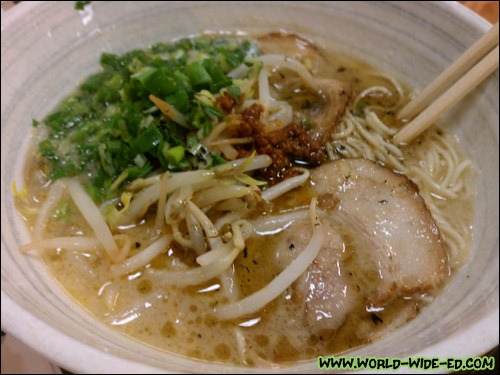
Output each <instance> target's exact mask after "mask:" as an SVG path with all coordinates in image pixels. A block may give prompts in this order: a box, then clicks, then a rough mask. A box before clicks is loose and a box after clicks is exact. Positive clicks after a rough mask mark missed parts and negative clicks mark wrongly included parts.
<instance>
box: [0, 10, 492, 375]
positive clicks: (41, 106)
mask: <svg viewBox="0 0 500 375" xmlns="http://www.w3.org/2000/svg"><path fill="white" fill-rule="evenodd" d="M73 6H74V2H52V3H21V4H20V5H17V6H15V7H14V9H12V10H9V11H8V12H7V13H8V14H2V47H1V52H2V76H1V79H2V120H1V121H2V122H1V123H2V148H1V152H2V164H1V174H2V183H1V187H2V201H1V203H2V205H1V210H2V249H1V254H2V259H1V269H2V271H1V280H2V304H1V308H2V329H4V330H6V331H7V332H9V333H11V334H13V335H15V336H17V337H18V338H20V339H21V340H22V341H24V342H25V343H27V344H28V345H30V346H32V347H33V348H35V349H36V350H37V351H39V352H41V353H42V354H44V355H46V356H47V357H49V358H50V359H51V360H53V361H55V362H56V363H58V364H60V365H62V366H64V367H65V368H67V369H69V370H73V371H75V372H89V373H93V372H114V373H130V372H160V371H165V370H168V371H187V372H197V371H204V372H218V373H219V372H228V371H231V372H234V371H247V372H253V371H258V370H255V369H248V368H245V369H242V368H234V367H233V368H231V367H228V366H222V365H220V364H213V363H205V362H201V361H195V360H191V359H188V358H185V357H180V356H177V355H169V354H165V353H163V352H160V351H157V350H155V349H153V348H151V347H148V346H146V345H144V344H141V343H139V342H136V341H133V340H131V339H128V338H126V337H125V336H122V335H121V334H119V333H117V332H114V331H112V330H110V329H108V328H107V327H106V326H104V325H103V324H102V323H101V322H99V321H97V320H96V319H94V318H93V317H91V316H90V315H88V314H87V313H86V312H85V311H83V309H81V307H80V306H79V305H78V304H76V303H75V302H74V301H73V300H72V299H71V298H69V297H68V295H67V294H66V293H65V292H63V291H62V290H61V289H60V288H59V286H58V285H57V284H56V283H55V282H54V280H53V279H52V278H51V277H50V276H49V275H48V274H47V272H46V270H45V268H44V266H43V264H41V263H40V262H39V261H38V260H37V259H36V258H34V257H29V256H23V255H20V254H19V252H18V251H17V249H18V247H19V246H20V245H21V244H24V243H26V242H28V236H27V231H26V229H25V228H24V227H23V225H22V223H21V222H20V219H19V217H18V215H17V213H16V211H15V209H14V207H13V200H12V193H11V182H12V179H13V178H14V177H15V175H16V174H18V173H19V170H20V169H21V167H22V159H23V154H24V151H23V150H24V148H25V147H26V144H27V141H28V132H29V129H30V127H31V119H32V118H36V119H40V118H43V117H44V116H45V115H47V114H48V113H49V112H50V111H51V110H52V109H53V108H54V107H55V105H56V104H57V103H58V102H59V101H60V100H61V99H62V98H64V97H65V96H66V95H68V94H69V93H71V92H72V90H74V89H75V87H76V85H77V83H78V82H79V81H81V80H82V79H83V78H85V77H86V76H88V75H89V74H91V73H93V72H95V71H97V70H98V69H99V63H98V61H99V55H100V53H101V52H102V51H110V52H114V53H122V52H125V51H128V50H130V49H133V48H144V47H146V46H148V45H150V44H152V43H154V42H157V41H169V40H171V39H173V38H178V37H182V36H187V35H190V34H198V33H200V32H201V31H204V30H214V31H218V30H237V29H241V30H253V31H260V32H263V31H268V30H276V29H286V30H290V31H295V32H298V33H300V34H302V35H305V36H307V37H310V38H311V39H313V40H315V41H319V42H320V43H323V44H325V45H331V46H332V47H334V48H336V49H337V50H339V51H340V52H344V53H347V54H350V55H354V56H356V57H359V58H361V59H364V60H366V61H368V62H370V63H372V64H374V65H376V66H378V67H380V68H381V69H384V70H387V71H391V72H393V73H395V74H396V75H398V76H399V77H402V78H403V79H404V80H405V81H406V82H407V83H408V84H410V85H411V86H413V87H415V88H422V87H423V86H424V85H425V84H426V83H427V82H430V81H431V80H432V79H433V78H434V77H435V76H437V74H438V73H439V72H441V71H442V70H443V69H444V68H445V67H446V66H448V65H449V64H450V63H451V62H452V61H453V60H454V59H455V58H456V57H457V56H459V55H460V54H461V53H462V52H463V51H464V50H465V49H466V48H467V47H468V46H469V45H471V44H472V43H473V42H474V41H475V40H476V39H478V38H479V37H480V36H481V35H482V34H483V33H484V32H486V31H487V30H488V28H489V27H490V25H489V24H488V23H487V22H486V21H484V20H482V19H481V18H479V17H478V16H476V15H474V14H472V13H471V12H470V11H468V10H467V9H465V8H463V7H461V6H459V5H458V4H456V3H452V2H448V3H435V2H434V3H433V2H420V3H414V2H367V3H360V2H332V3H312V2H307V3H306V2H291V3H278V2H262V3H253V2H246V3H237V2H223V3H222V2H200V3H196V2H195V3H192V2H173V3H163V2H144V1H143V2H103V3H101V2H94V3H92V5H91V8H90V9H91V11H88V10H87V11H84V12H79V11H76V10H74V9H73ZM498 90H499V89H498V71H497V72H496V73H495V75H494V76H492V77H490V78H489V79H488V80H487V81H486V82H484V83H483V84H482V85H480V86H479V88H478V89H477V90H475V91H474V93H472V94H470V95H469V96H467V97H466V99H465V100H463V101H462V102H461V103H460V104H459V105H458V106H456V107H455V108H453V109H452V110H451V111H450V112H449V113H448V114H447V117H448V120H449V126H450V130H451V131H452V132H454V133H455V134H457V135H458V137H459V138H460V140H461V142H462V145H463V146H464V148H465V149H466V150H467V151H468V152H469V153H470V156H471V158H472V159H473V161H474V163H475V165H476V166H477V168H478V170H479V175H478V178H477V188H478V196H477V204H476V218H475V229H474V245H473V250H472V260H471V262H470V263H469V264H468V265H467V266H465V267H464V268H463V269H462V270H461V271H460V272H458V274H456V275H455V277H454V279H453V280H452V281H451V282H450V283H449V284H448V285H447V287H446V289H445V290H444V292H443V294H442V295H441V296H440V297H439V299H438V300H437V301H435V302H434V303H433V304H432V305H431V306H430V307H428V308H427V309H425V310H424V311H423V312H422V313H421V314H420V315H419V316H418V317H417V318H416V319H415V320H414V321H412V322H410V323H409V324H408V325H406V326H405V327H404V328H402V329H400V330H399V331H398V332H396V333H395V334H393V335H391V336H389V337H387V338H385V339H383V340H381V341H379V342H376V343H375V344H373V345H369V346H365V347H362V348H359V349H356V350H354V351H352V352H350V353H349V355H359V356H382V357H406V356H408V355H412V356H415V355H425V356H429V357H434V356H437V357H441V358H447V357H466V356H471V355H480V354H483V353H485V352H486V351H488V350H489V349H491V348H492V347H493V346H495V345H498V335H499V334H498V332H499V329H498V294H499V287H498V280H499V260H498V228H499V223H498V212H499V209H498V171H499V163H498V150H499V141H498V138H499V137H498V128H499V125H498V119H499V115H498V102H499V100H498ZM327 354H328V353H325V355H327ZM314 369H316V370H317V365H316V361H311V362H308V363H300V364H297V365H296V366H295V367H293V368H292V369H287V371H297V372H303V371H308V370H309V371H314ZM443 371H444V370H443Z"/></svg>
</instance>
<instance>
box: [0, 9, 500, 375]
mask: <svg viewBox="0 0 500 375" xmlns="http://www.w3.org/2000/svg"><path fill="white" fill-rule="evenodd" d="M40 3H43V2H21V3H20V4H17V5H16V6H15V7H13V8H10V9H9V10H8V11H4V10H3V9H2V20H1V27H2V32H3V31H4V29H5V28H7V27H8V26H9V25H10V24H13V23H16V22H22V21H21V20H22V18H23V16H24V15H25V14H26V13H28V12H32V11H34V10H35V9H36V8H37V7H38V6H40ZM431 3H433V4H434V5H435V6H438V7H445V8H447V10H448V11H449V12H450V13H453V14H454V16H455V17H456V18H457V19H467V21H469V22H470V23H471V24H472V25H473V26H474V27H476V28H477V29H478V30H479V31H481V32H486V31H487V30H488V29H489V27H491V23H489V22H488V21H487V20H485V19H484V18H482V17H481V16H479V15H478V14H476V13H475V12H473V11H472V10H470V9H469V8H467V7H465V6H463V5H461V4H460V3H458V2H446V1H439V2H431ZM2 182H3V181H2ZM2 248H4V243H3V240H2ZM2 252H3V251H2ZM498 317H499V309H498V306H497V309H496V310H491V311H489V312H488V313H487V314H485V315H484V316H482V317H481V319H479V320H477V321H475V322H474V323H473V324H472V325H470V326H469V327H468V329H467V330H461V331H458V332H456V333H455V334H454V335H451V336H448V337H446V338H445V339H444V340H441V341H439V342H437V343H436V344H434V345H432V346H429V347H426V348H424V349H423V350H421V351H420V352H418V353H414V354H413V357H417V356H423V357H440V356H441V358H445V357H446V351H443V349H444V348H445V347H446V343H447V342H450V341H453V344H454V346H455V348H458V350H457V352H458V353H459V354H460V356H461V357H467V356H470V354H471V352H473V353H474V355H476V356H479V355H484V354H486V353H487V352H488V351H489V350H490V349H492V348H494V347H495V346H498V342H499V335H498V332H499V320H498ZM20 321H22V322H23V323H24V324H16V322H20ZM487 323H488V324H487ZM492 323H493V324H492ZM35 326H36V329H33V328H34V327H35ZM1 327H2V330H3V331H5V332H6V333H8V334H12V335H14V336H15V337H16V338H18V339H19V340H20V341H22V342H23V343H24V344H26V345H28V346H30V347H31V348H33V349H34V350H35V351H37V352H39V353H40V354H42V355H44V356H45V357H47V358H48V359H49V360H50V361H51V362H54V363H56V364H57V365H59V366H60V367H64V368H65V369H67V370H70V371H73V372H79V371H80V372H81V371H82V369H85V372H88V373H131V372H134V373H165V372H167V373H171V371H168V370H167V371H166V370H164V369H160V368H158V367H154V366H150V365H147V364H145V363H140V362H136V361H131V360H128V359H126V358H123V357H119V356H117V355H114V354H112V353H108V352H106V351H103V350H100V349H98V348H96V347H93V346H90V345H88V344H86V343H84V342H81V341H78V340H76V339H74V338H72V337H71V336H69V335H66V334H64V333H62V332H61V331H59V330H57V329H56V328H54V327H52V326H51V325H50V324H48V323H46V322H44V321H43V320H40V319H38V318H36V317H35V316H34V315H32V314H31V313H30V312H29V311H27V310H25V309H24V308H23V307H22V306H20V305H19V304H18V303H16V302H15V301H14V300H13V299H12V298H11V297H10V296H9V295H8V294H7V293H5V292H4V291H3V289H2V290H1ZM472 330H473V331H475V332H478V333H480V336H481V340H477V341H475V342H474V345H473V346H472V348H473V349H474V350H471V338H470V333H469V332H470V331H472ZM47 338H49V339H47ZM68 348H71V350H68ZM74 352H78V353H80V355H79V356H78V357H79V359H78V360H77V361H75V356H74V355H73V353H74ZM206 363H208V362H206ZM221 366H223V367H224V368H225V369H227V370H231V369H239V368H240V367H235V366H231V365H221ZM249 370H250V371H252V369H251V368H250V369H249ZM256 370H258V369H256ZM417 372H419V371H417ZM444 372H445V369H444V368H441V369H439V370H438V371H437V373H444ZM367 373H380V371H377V372H375V371H368V372H367Z"/></svg>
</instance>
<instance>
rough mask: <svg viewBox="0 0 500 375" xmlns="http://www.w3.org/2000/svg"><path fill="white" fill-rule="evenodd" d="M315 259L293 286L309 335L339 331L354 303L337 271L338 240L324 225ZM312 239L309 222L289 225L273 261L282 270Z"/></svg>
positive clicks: (341, 248) (341, 246)
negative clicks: (310, 333)
mask: <svg viewBox="0 0 500 375" xmlns="http://www.w3.org/2000/svg"><path fill="white" fill-rule="evenodd" d="M322 230H323V235H324V240H323V246H322V247H321V249H320V251H319V253H318V255H317V257H316V259H315V260H314V261H313V263H312V264H311V265H310V266H309V268H308V269H307V270H306V272H304V274H303V275H302V276H301V277H300V278H299V279H298V280H297V281H296V283H295V284H294V286H295V290H296V292H297V295H298V296H299V299H300V301H301V303H302V304H303V307H304V321H305V323H306V324H307V326H308V327H309V329H310V330H311V331H312V332H315V333H319V332H321V331H322V330H326V329H337V328H339V327H340V326H341V325H342V324H343V323H344V320H345V319H346V317H347V315H348V314H349V312H350V311H351V310H352V308H353V304H354V303H355V299H356V296H355V293H353V291H352V287H351V285H348V283H347V280H346V279H345V277H344V274H343V272H342V270H341V267H340V263H341V260H342V256H343V254H344V250H345V248H344V243H343V241H342V238H341V237H340V236H339V235H338V234H337V233H336V232H335V231H334V230H333V229H331V228H329V227H328V226H327V225H323V226H322ZM311 237H312V225H311V223H310V222H309V221H300V222H295V223H293V224H292V225H291V226H290V227H288V228H287V229H286V230H285V232H284V238H283V240H282V242H281V243H280V245H279V246H278V248H277V251H276V253H275V257H276V258H275V260H276V262H277V264H278V265H279V266H280V267H281V268H285V267H286V266H287V265H288V264H290V263H291V262H292V260H293V259H294V258H295V257H296V256H297V255H298V254H299V253H300V252H301V251H302V250H304V248H305V247H306V246H307V244H308V242H309V241H310V240H311Z"/></svg>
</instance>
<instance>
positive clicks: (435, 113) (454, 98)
mask: <svg viewBox="0 0 500 375" xmlns="http://www.w3.org/2000/svg"><path fill="white" fill-rule="evenodd" d="M497 26H498V24H497ZM498 53H499V50H498V45H497V46H496V48H495V49H493V50H492V51H491V52H490V53H488V55H486V57H485V58H483V59H482V60H481V61H480V62H479V63H477V64H476V65H475V66H474V67H473V68H472V69H471V70H469V71H468V72H467V74H465V75H464V76H463V77H462V78H461V79H459V80H458V81H457V82H456V83H455V84H454V85H453V86H451V87H450V88H449V89H448V90H447V91H446V92H445V93H444V94H443V95H441V96H440V97H439V98H438V99H437V100H436V101H435V102H434V103H432V104H431V105H430V106H429V107H427V108H426V109H425V110H424V111H423V112H421V113H420V114H419V115H418V116H417V117H415V119H414V120H413V121H411V122H409V123H408V124H407V125H405V126H404V127H403V128H402V129H401V130H400V131H399V132H398V133H397V134H396V135H395V136H394V141H395V143H400V144H407V143H408V142H410V141H411V140H413V139H414V138H415V137H417V136H418V135H419V134H420V133H422V132H423V131H424V130H425V129H427V128H428V127H429V126H431V125H432V124H433V123H434V122H435V121H436V120H437V119H438V118H439V117H441V115H442V114H443V113H444V112H446V111H447V110H448V109H449V108H450V107H451V106H453V105H454V104H455V103H456V102H458V101H459V100H460V99H462V98H463V97H464V96H465V95H466V94H468V93H469V92H470V91H471V90H472V89H473V88H474V87H476V86H477V85H479V83H481V82H482V81H483V80H484V79H485V78H486V77H488V76H489V75H490V74H491V73H493V72H494V71H495V70H496V69H497V68H498V60H499V56H498Z"/></svg>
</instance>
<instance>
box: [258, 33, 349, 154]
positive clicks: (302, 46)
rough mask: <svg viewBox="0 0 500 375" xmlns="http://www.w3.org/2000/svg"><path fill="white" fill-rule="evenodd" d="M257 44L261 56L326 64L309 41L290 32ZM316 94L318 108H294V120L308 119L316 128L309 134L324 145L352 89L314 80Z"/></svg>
mask: <svg viewBox="0 0 500 375" xmlns="http://www.w3.org/2000/svg"><path fill="white" fill-rule="evenodd" d="M258 44H259V48H260V50H261V52H262V53H263V54H281V55H285V56H287V57H291V58H294V59H296V60H299V61H301V62H304V61H305V60H306V59H309V60H310V61H311V62H312V63H313V64H316V63H318V64H327V63H328V61H327V60H326V57H325V56H324V55H323V54H322V53H321V50H320V49H319V48H318V47H317V46H315V45H314V44H313V43H312V42H310V41H309V40H307V39H304V38H302V37H300V36H298V35H295V34H292V33H283V32H272V33H269V34H266V35H263V36H261V37H260V38H258ZM314 81H315V82H316V84H317V86H318V87H319V91H318V92H317V93H316V94H317V96H318V98H319V99H320V102H321V103H320V106H319V108H320V109H319V110H318V107H317V106H312V107H311V109H306V110H304V109H302V108H296V109H295V111H294V112H295V115H294V118H295V120H297V117H300V118H302V117H304V116H307V117H309V118H311V119H312V120H313V121H314V123H315V124H316V126H314V127H313V128H312V129H311V130H309V133H310V134H311V135H312V137H313V138H314V139H316V140H317V141H318V142H320V144H321V145H324V144H325V142H327V141H328V140H329V139H330V138H331V134H332V132H333V130H334V129H335V127H336V126H337V125H338V124H339V123H340V120H342V118H343V117H344V115H345V112H346V110H347V106H348V104H349V102H350V100H351V97H352V88H351V85H350V84H349V83H348V82H343V81H338V80H336V79H332V78H319V77H316V78H314Z"/></svg>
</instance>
